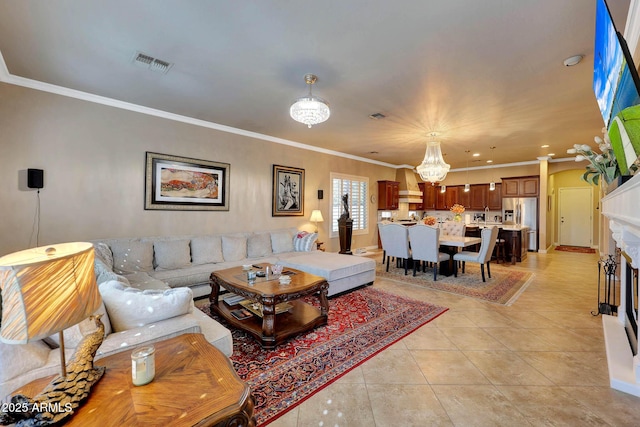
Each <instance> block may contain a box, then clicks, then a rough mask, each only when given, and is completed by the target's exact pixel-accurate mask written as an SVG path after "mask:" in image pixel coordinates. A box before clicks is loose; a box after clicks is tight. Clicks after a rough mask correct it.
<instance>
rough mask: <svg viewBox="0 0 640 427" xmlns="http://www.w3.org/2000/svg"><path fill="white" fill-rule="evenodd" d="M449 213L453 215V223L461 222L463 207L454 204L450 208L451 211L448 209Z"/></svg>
mask: <svg viewBox="0 0 640 427" xmlns="http://www.w3.org/2000/svg"><path fill="white" fill-rule="evenodd" d="M449 210H450V211H451V212H453V213H454V215H453V220H454V221H458V222H460V221H462V214H463V213H464V206H462V205H461V204H459V203H456V204H455V205H453V206H451V209H449Z"/></svg>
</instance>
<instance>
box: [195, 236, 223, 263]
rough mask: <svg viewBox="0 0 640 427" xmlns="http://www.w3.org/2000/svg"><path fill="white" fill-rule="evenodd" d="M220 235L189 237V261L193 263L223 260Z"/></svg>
mask: <svg viewBox="0 0 640 427" xmlns="http://www.w3.org/2000/svg"><path fill="white" fill-rule="evenodd" d="M223 261H224V258H223V257H222V239H221V238H220V236H201V237H194V238H193V239H191V262H192V263H193V264H195V265H200V264H213V263H216V262H223Z"/></svg>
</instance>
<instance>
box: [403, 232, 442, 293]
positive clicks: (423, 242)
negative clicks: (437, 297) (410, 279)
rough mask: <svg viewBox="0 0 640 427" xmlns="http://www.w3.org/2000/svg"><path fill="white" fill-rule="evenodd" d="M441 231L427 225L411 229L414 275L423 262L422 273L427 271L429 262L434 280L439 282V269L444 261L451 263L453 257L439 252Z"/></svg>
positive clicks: (410, 238) (410, 240)
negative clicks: (426, 266) (431, 265)
mask: <svg viewBox="0 0 640 427" xmlns="http://www.w3.org/2000/svg"><path fill="white" fill-rule="evenodd" d="M439 239H440V229H439V228H436V227H431V226H429V225H426V224H416V225H413V226H411V227H409V243H410V244H411V258H412V259H413V275H414V276H415V275H416V267H417V265H418V264H420V262H423V265H422V271H423V272H424V271H425V268H424V267H425V264H426V263H427V262H430V263H434V265H433V280H434V281H436V280H437V276H438V267H439V266H440V263H441V262H443V261H450V260H451V255H449V254H446V253H444V252H440V251H439V247H440V243H439V242H438V240H439Z"/></svg>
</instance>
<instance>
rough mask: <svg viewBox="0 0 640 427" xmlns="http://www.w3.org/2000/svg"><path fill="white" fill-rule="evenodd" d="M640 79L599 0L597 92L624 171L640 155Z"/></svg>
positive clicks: (616, 153) (595, 71)
mask: <svg viewBox="0 0 640 427" xmlns="http://www.w3.org/2000/svg"><path fill="white" fill-rule="evenodd" d="M639 88H640V78H638V72H637V70H636V68H635V65H634V64H633V59H632V57H631V54H630V53H629V48H628V47H627V43H626V42H625V40H624V38H623V37H622V34H620V32H618V31H617V30H616V27H615V25H614V22H613V19H612V18H611V14H610V13H609V8H608V7H607V3H606V1H605V0H596V31H595V49H594V60H593V91H594V93H595V95H596V99H597V101H598V107H599V108H600V112H601V113H602V118H603V119H604V124H605V126H606V128H607V129H608V133H609V138H610V139H611V145H612V148H613V152H614V153H615V155H616V159H617V160H618V166H619V168H620V172H621V173H622V174H623V175H626V174H628V173H629V166H630V165H631V164H633V162H635V161H636V159H637V158H638V155H639V154H640V105H639V104H640V89H639Z"/></svg>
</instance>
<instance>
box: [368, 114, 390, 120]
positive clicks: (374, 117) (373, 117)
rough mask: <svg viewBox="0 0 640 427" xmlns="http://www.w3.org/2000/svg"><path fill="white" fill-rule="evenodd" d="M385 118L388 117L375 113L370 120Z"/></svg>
mask: <svg viewBox="0 0 640 427" xmlns="http://www.w3.org/2000/svg"><path fill="white" fill-rule="evenodd" d="M385 117H387V116H385V115H384V114H382V113H375V114H371V115H370V116H369V118H370V119H372V120H380V119H384V118H385Z"/></svg>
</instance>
